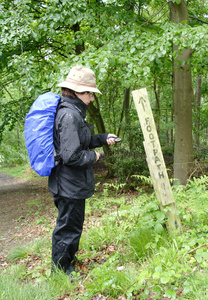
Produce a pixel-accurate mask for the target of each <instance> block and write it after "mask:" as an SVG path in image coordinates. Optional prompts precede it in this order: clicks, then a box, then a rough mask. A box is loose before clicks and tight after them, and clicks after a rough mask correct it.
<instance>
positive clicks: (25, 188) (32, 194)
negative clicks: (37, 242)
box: [0, 173, 55, 260]
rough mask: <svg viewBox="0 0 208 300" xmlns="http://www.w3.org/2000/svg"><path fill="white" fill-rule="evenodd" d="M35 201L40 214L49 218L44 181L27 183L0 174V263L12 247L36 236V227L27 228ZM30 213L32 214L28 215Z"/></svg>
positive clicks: (50, 205) (51, 205)
mask: <svg viewBox="0 0 208 300" xmlns="http://www.w3.org/2000/svg"><path fill="white" fill-rule="evenodd" d="M35 201H37V203H38V204H39V205H40V202H41V204H42V207H43V206H46V207H47V209H41V212H42V214H43V213H44V214H46V215H49V214H50V213H52V211H53V214H52V216H51V217H53V218H55V216H54V211H55V210H54V209H53V210H52V208H53V201H52V197H51V195H50V193H49V191H48V189H47V178H43V179H41V181H39V180H37V181H34V180H32V181H28V180H27V179H19V178H13V177H10V176H8V175H7V174H5V173H0V219H1V227H0V259H1V260H2V259H4V258H5V255H6V254H7V253H8V251H9V250H11V249H12V248H13V247H15V246H19V245H21V244H22V243H26V242H30V241H32V240H33V239H34V238H35V237H37V236H38V235H39V234H40V232H39V230H37V227H35V226H33V227H32V230H31V227H28V226H27V224H31V222H32V220H33V218H34V215H33V213H36V212H35V210H36V208H35V207H34V206H35V205H34V204H35ZM31 210H32V211H33V213H31Z"/></svg>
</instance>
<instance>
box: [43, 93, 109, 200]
mask: <svg viewBox="0 0 208 300" xmlns="http://www.w3.org/2000/svg"><path fill="white" fill-rule="evenodd" d="M86 111H87V105H86V104H85V103H84V102H83V101H82V100H80V99H79V98H75V99H74V98H69V97H65V96H64V97H63V99H61V100H60V103H59V105H58V108H57V113H56V117H55V122H54V148H55V152H56V155H58V157H59V158H60V161H59V163H58V165H57V166H56V167H55V168H53V170H52V173H51V175H50V176H49V181H48V187H49V190H50V192H51V193H52V194H53V195H60V196H63V197H67V198H71V199H86V198H89V197H91V196H92V195H93V193H94V188H95V180H94V173H93V168H92V166H93V164H94V163H95V162H96V153H95V151H94V150H90V149H94V148H95V147H101V146H103V145H106V144H107V135H108V133H107V132H106V133H104V134H96V135H91V131H90V129H89V125H88V124H87V122H85V120H84V119H85V117H86Z"/></svg>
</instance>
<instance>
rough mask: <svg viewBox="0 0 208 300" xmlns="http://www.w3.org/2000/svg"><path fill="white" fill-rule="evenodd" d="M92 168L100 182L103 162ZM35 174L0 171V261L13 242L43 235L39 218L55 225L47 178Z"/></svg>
mask: <svg viewBox="0 0 208 300" xmlns="http://www.w3.org/2000/svg"><path fill="white" fill-rule="evenodd" d="M94 171H95V174H96V176H98V178H97V179H98V180H99V182H100V180H101V181H102V179H103V178H105V176H106V174H107V168H106V167H105V165H104V164H103V163H102V162H101V163H100V162H99V163H96V164H95V166H94ZM29 172H31V171H29ZM32 172H34V171H32ZM34 173H35V172H34ZM34 178H35V179H33V180H28V179H18V178H13V177H10V176H8V175H7V174H5V173H0V224H1V225H0V264H1V263H3V262H4V260H5V258H6V257H7V255H8V253H9V251H10V250H11V249H12V248H14V247H15V246H24V245H26V244H28V243H29V242H32V241H33V240H34V239H35V238H38V237H41V236H43V235H45V231H44V230H45V228H44V227H42V226H41V220H42V219H44V222H45V220H48V222H49V223H50V226H52V227H53V226H55V222H56V216H57V210H56V208H55V205H54V203H53V198H52V196H51V194H50V192H49V191H48V182H47V180H48V178H47V177H42V178H40V177H39V176H38V175H35V177H34ZM101 178H102V179H101ZM38 220H40V223H38Z"/></svg>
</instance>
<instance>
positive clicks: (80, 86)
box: [58, 66, 102, 94]
mask: <svg viewBox="0 0 208 300" xmlns="http://www.w3.org/2000/svg"><path fill="white" fill-rule="evenodd" d="M58 86H59V87H63V88H67V89H70V90H73V91H75V92H77V93H82V92H93V93H99V94H102V93H101V92H100V91H99V90H98V89H97V87H96V78H95V73H94V72H93V71H92V70H91V69H89V68H85V67H82V66H77V67H73V68H71V70H70V72H69V74H68V76H67V77H66V80H65V81H63V82H61V83H59V84H58Z"/></svg>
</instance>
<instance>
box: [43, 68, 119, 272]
mask: <svg viewBox="0 0 208 300" xmlns="http://www.w3.org/2000/svg"><path fill="white" fill-rule="evenodd" d="M58 86H59V87H61V90H62V98H61V100H60V102H59V104H58V108H57V113H56V117H55V123H54V134H53V135H54V136H53V138H54V148H55V157H56V158H57V157H58V161H57V164H56V166H55V167H54V168H53V169H52V172H51V175H50V176H49V181H48V187H49V190H50V192H51V194H52V195H53V198H54V202H55V205H56V207H57V208H58V217H57V220H56V226H55V229H54V231H53V235H52V271H53V270H55V269H56V267H58V268H59V269H61V270H63V271H64V272H66V273H67V274H68V275H69V276H72V275H71V273H72V272H73V271H74V270H75V269H74V265H75V253H76V252H77V251H78V246H79V240H80V237H81V234H82V229H83V223H84V214H85V199H87V198H89V197H91V196H92V195H93V194H94V187H95V181H94V173H93V168H92V167H93V165H94V163H95V162H96V161H98V160H99V158H100V154H99V153H98V152H96V151H94V150H91V149H94V148H96V147H101V146H103V145H113V144H114V143H115V141H114V139H110V138H112V137H113V138H116V135H114V134H109V133H107V132H106V133H103V134H96V135H91V131H90V125H89V124H88V123H87V122H86V121H85V120H84V119H85V117H86V111H87V106H88V104H89V103H90V102H91V101H93V100H94V93H100V94H101V92H100V91H99V90H98V89H97V88H96V79H95V74H94V72H93V71H92V70H91V69H88V68H85V67H82V66H77V67H73V68H72V69H71V70H70V72H69V74H68V76H67V78H66V80H65V81H64V82H61V83H60V84H58Z"/></svg>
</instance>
